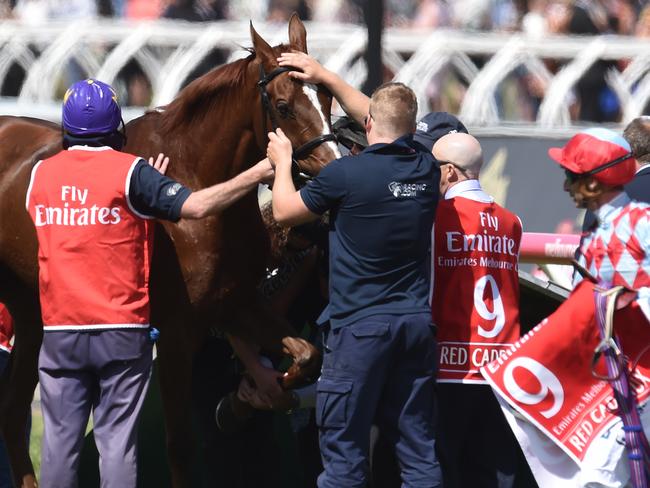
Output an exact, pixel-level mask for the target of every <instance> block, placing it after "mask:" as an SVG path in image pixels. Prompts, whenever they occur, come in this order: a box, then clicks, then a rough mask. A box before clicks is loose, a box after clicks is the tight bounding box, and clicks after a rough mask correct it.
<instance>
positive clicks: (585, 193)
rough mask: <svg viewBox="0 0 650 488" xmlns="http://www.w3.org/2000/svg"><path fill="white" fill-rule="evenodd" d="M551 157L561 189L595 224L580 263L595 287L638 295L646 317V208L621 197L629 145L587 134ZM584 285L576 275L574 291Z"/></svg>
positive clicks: (649, 245) (630, 164)
mask: <svg viewBox="0 0 650 488" xmlns="http://www.w3.org/2000/svg"><path fill="white" fill-rule="evenodd" d="M549 156H550V157H551V158H552V159H554V160H555V161H556V162H557V163H558V164H559V165H560V166H562V167H563V168H564V171H565V173H566V180H565V183H564V189H565V191H567V192H568V193H569V194H570V195H571V197H572V198H573V200H574V201H575V203H576V206H577V207H578V208H585V209H588V210H591V211H592V212H594V213H595V215H596V218H597V226H596V227H595V228H594V230H592V231H591V232H590V233H589V234H588V235H586V236H585V238H584V239H583V241H582V245H581V248H580V251H579V256H578V262H579V263H580V264H581V265H582V266H583V267H584V268H586V269H587V270H588V271H589V273H590V274H591V275H592V276H593V277H594V278H595V279H596V280H598V281H601V282H604V283H608V284H610V285H612V286H614V285H623V286H625V287H627V288H630V289H633V290H638V293H639V295H638V301H639V306H640V307H641V309H642V310H643V311H644V314H645V315H646V317H650V300H649V298H650V288H648V287H650V257H649V254H650V253H649V252H648V251H650V242H649V241H648V238H647V232H648V230H649V229H648V225H649V224H650V222H649V221H648V218H649V216H650V213H649V212H648V209H649V208H650V206H649V205H648V204H644V203H639V202H636V201H633V200H631V199H630V197H629V196H628V195H627V193H625V191H624V188H623V185H625V184H626V183H628V182H630V181H631V180H632V179H633V178H634V174H635V172H636V161H635V160H634V157H633V155H632V151H631V148H630V145H629V143H628V142H627V141H626V140H625V139H624V138H623V137H622V136H619V135H618V134H616V133H614V132H612V131H610V130H607V129H589V130H587V131H584V132H581V133H579V134H576V135H575V136H573V137H572V138H571V139H570V140H569V142H568V143H567V144H566V146H564V147H563V148H551V149H549ZM582 279H583V277H582V276H581V275H580V274H578V273H576V274H575V275H574V283H573V284H574V286H575V285H577V284H578V283H579V282H580V281H581V280H582Z"/></svg>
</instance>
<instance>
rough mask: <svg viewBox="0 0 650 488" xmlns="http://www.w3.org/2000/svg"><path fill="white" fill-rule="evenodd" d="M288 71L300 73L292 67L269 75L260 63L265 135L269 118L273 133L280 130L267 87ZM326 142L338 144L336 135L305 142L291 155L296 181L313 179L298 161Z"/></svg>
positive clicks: (324, 135)
mask: <svg viewBox="0 0 650 488" xmlns="http://www.w3.org/2000/svg"><path fill="white" fill-rule="evenodd" d="M288 71H299V70H298V69H297V68H294V67H292V66H278V67H277V68H275V69H274V70H273V71H271V72H270V73H269V74H266V73H265V72H264V66H262V64H261V63H260V80H259V81H258V82H257V86H258V87H259V89H260V97H261V99H262V120H263V124H264V134H266V133H267V126H266V119H267V116H268V118H269V119H271V126H272V127H273V131H276V130H277V128H278V119H277V116H276V113H275V110H274V109H273V105H272V104H271V99H270V97H269V92H268V91H266V85H268V84H269V83H270V82H271V81H272V80H273V79H274V78H275V77H276V76H278V75H281V74H282V73H286V72H288ZM325 142H337V138H336V136H335V135H334V134H323V135H320V136H318V137H315V138H313V139H312V140H310V141H307V142H305V143H304V144H303V145H301V146H300V147H298V148H297V149H294V151H293V153H292V155H291V174H292V176H293V179H294V181H297V182H305V181H309V180H310V179H312V178H313V177H312V176H311V175H308V174H306V173H304V172H303V171H302V170H301V169H300V165H299V164H298V160H299V159H302V158H304V157H305V156H307V155H308V154H309V153H310V152H311V151H313V150H314V149H315V148H317V147H318V146H320V145H321V144H323V143H325Z"/></svg>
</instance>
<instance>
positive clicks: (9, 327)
mask: <svg viewBox="0 0 650 488" xmlns="http://www.w3.org/2000/svg"><path fill="white" fill-rule="evenodd" d="M13 335H14V321H13V320H12V318H11V315H9V310H7V307H5V306H4V305H3V304H2V303H0V350H1V351H7V352H11V344H10V341H11V337H12V336H13Z"/></svg>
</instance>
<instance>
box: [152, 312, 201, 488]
mask: <svg viewBox="0 0 650 488" xmlns="http://www.w3.org/2000/svg"><path fill="white" fill-rule="evenodd" d="M180 320H181V319H180V318H179V322H177V323H175V324H173V325H172V324H169V325H167V326H166V327H164V328H161V333H160V339H159V340H158V342H157V345H156V347H157V352H158V374H159V381H160V392H161V396H162V402H163V412H164V416H165V430H166V436H167V457H168V459H169V469H170V473H171V480H172V486H173V487H174V488H185V487H189V486H190V480H191V473H190V468H191V459H192V452H193V449H192V447H193V443H192V429H191V425H192V423H191V411H190V398H191V384H192V381H191V380H192V358H193V353H194V350H195V347H194V346H193V344H191V339H190V338H189V337H188V334H189V333H190V331H188V330H187V329H188V328H186V327H184V324H183V322H181V321H180Z"/></svg>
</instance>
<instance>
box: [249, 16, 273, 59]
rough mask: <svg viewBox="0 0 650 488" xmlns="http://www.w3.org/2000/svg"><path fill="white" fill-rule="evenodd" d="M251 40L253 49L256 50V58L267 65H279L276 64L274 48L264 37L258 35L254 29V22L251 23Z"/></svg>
mask: <svg viewBox="0 0 650 488" xmlns="http://www.w3.org/2000/svg"><path fill="white" fill-rule="evenodd" d="M251 39H252V40H253V48H255V56H256V57H257V58H258V59H259V60H260V61H262V62H263V63H266V64H267V65H269V64H277V63H276V62H275V54H274V52H273V48H272V47H271V46H270V45H269V43H268V42H266V41H265V40H264V39H262V36H260V35H259V34H258V33H257V31H256V30H255V28H254V27H253V22H252V21H251Z"/></svg>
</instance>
